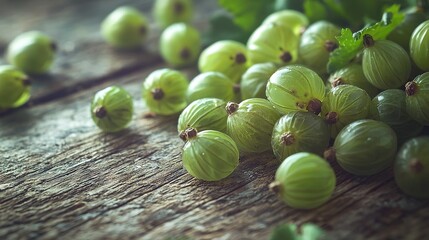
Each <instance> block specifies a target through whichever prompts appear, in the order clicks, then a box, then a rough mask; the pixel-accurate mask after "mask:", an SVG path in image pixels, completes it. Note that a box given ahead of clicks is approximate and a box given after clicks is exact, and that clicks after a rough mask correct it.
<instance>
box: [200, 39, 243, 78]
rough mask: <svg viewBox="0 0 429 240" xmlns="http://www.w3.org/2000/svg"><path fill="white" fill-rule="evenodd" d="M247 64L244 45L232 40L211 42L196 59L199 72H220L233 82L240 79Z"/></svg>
mask: <svg viewBox="0 0 429 240" xmlns="http://www.w3.org/2000/svg"><path fill="white" fill-rule="evenodd" d="M248 65H249V61H248V57H247V49H246V46H244V45H243V44H242V43H239V42H236V41H232V40H222V41H218V42H215V43H213V44H212V45H210V46H209V47H207V48H206V49H204V51H203V52H202V53H201V55H200V58H199V59H198V69H199V70H200V72H220V73H223V74H225V75H226V76H227V77H229V78H231V79H232V80H233V81H234V82H238V81H240V79H241V75H243V73H244V72H245V71H246V70H247V68H248Z"/></svg>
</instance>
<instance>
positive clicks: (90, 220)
mask: <svg viewBox="0 0 429 240" xmlns="http://www.w3.org/2000/svg"><path fill="white" fill-rule="evenodd" d="M194 2H195V4H196V8H197V9H198V10H197V11H196V16H195V19H194V24H195V25H196V26H197V27H198V28H200V29H205V27H206V26H207V25H208V23H207V22H208V19H207V16H208V15H209V14H211V12H212V11H210V10H214V9H216V8H217V6H216V2H215V1H194ZM122 4H130V5H133V6H136V7H138V8H139V9H141V10H142V11H144V12H146V13H147V16H148V17H149V19H150V21H151V22H153V19H152V17H151V16H150V8H151V6H152V1H144V0H142V1H132V0H126V1H123V0H122V1H121V0H114V1H103V0H94V1H86V0H79V1H77V0H74V1H67V0H57V1H50V0H34V1H19V0H3V1H2V2H1V7H0V16H1V20H0V30H1V31H0V34H1V35H0V46H1V49H2V51H4V48H5V46H6V45H7V43H8V42H9V41H10V40H11V39H13V38H14V37H15V36H16V35H17V34H19V33H21V32H23V31H28V30H41V31H44V32H46V33H47V34H49V35H51V36H52V37H53V38H55V39H56V40H57V41H58V45H59V53H58V57H57V59H56V60H55V65H54V67H53V69H52V70H51V72H50V73H49V74H47V75H45V76H38V77H35V81H34V86H33V91H32V99H31V102H30V103H29V104H27V105H26V106H25V107H23V108H21V109H19V110H15V111H12V112H8V113H5V114H3V115H2V116H1V118H0V239H137V238H141V239H166V238H168V237H173V238H172V239H177V238H178V237H181V236H189V237H192V238H193V239H267V238H268V236H269V233H270V231H271V230H272V229H273V227H274V226H276V225H277V224H279V223H284V222H294V223H297V224H302V223H304V222H313V223H316V224H319V225H320V226H321V227H323V228H324V229H326V230H327V231H328V232H329V233H330V234H331V236H332V238H333V239H425V238H426V239H427V236H428V235H429V201H419V200H416V199H413V198H410V197H407V196H405V195H403V194H401V193H400V192H399V190H398V189H397V187H396V186H395V183H394V180H393V177H392V170H391V169H388V170H386V171H384V172H382V173H381V174H377V175H375V176H372V177H356V176H352V175H349V174H346V173H345V172H344V171H342V170H341V169H339V167H338V166H337V165H335V164H333V165H334V168H335V171H336V174H337V187H336V190H335V193H334V195H333V197H332V198H331V199H330V200H329V202H328V203H327V204H325V205H323V206H322V207H320V208H317V209H315V210H309V211H302V210H295V209H292V208H290V207H287V206H286V205H285V204H283V203H282V202H281V201H279V200H278V198H277V197H276V196H275V195H274V194H273V193H272V192H270V191H268V184H269V183H270V182H271V181H272V180H273V176H274V172H275V170H276V168H277V167H278V163H277V162H276V161H275V160H274V157H273V155H272V154H270V153H265V154H258V155H247V156H241V158H240V165H239V167H238V169H237V170H236V171H235V172H234V173H233V174H232V176H230V177H229V178H227V179H225V180H223V181H219V182H203V181H198V180H196V179H194V178H192V177H191V176H190V175H189V174H187V172H186V171H185V170H184V169H183V166H182V163H181V158H180V148H181V146H182V145H183V143H182V142H181V140H180V139H179V138H178V137H177V132H176V131H177V130H176V124H177V116H172V117H150V116H148V114H147V113H148V110H147V108H145V107H144V105H143V101H142V99H141V84H142V82H143V80H144V78H145V77H146V76H147V75H148V74H149V73H150V72H152V71H154V70H156V69H159V68H163V67H166V65H165V64H164V63H163V62H162V60H161V58H160V57H159V55H158V49H157V48H158V43H157V42H158V38H159V34H160V30H159V29H157V28H156V26H155V25H154V24H151V27H150V30H151V32H150V37H149V40H148V41H147V44H146V45H145V49H143V50H141V51H116V50H114V49H111V48H110V47H108V46H107V45H106V44H105V43H104V42H103V40H102V39H101V36H100V33H99V24H100V22H101V21H102V19H103V18H104V17H105V16H106V15H107V14H108V13H109V12H110V11H112V10H113V9H114V8H115V7H117V6H120V5H122ZM2 55H3V54H2ZM0 63H5V60H4V59H1V60H0ZM182 70H183V71H184V72H185V73H186V74H187V75H188V76H189V78H190V79H191V78H192V77H194V76H195V75H196V74H197V71H196V69H195V68H189V69H182ZM113 84H116V85H121V86H123V87H124V88H125V89H127V90H128V91H129V92H130V93H131V94H132V96H133V97H134V102H135V114H134V118H133V121H132V123H131V125H130V126H129V127H128V128H127V129H126V130H124V131H122V132H120V133H117V134H105V133H102V132H101V131H99V130H98V128H96V127H95V125H94V124H93V122H92V120H91V118H90V114H89V105H90V101H91V98H92V96H93V95H94V93H95V92H96V91H98V90H100V89H102V88H104V87H106V86H109V85H113Z"/></svg>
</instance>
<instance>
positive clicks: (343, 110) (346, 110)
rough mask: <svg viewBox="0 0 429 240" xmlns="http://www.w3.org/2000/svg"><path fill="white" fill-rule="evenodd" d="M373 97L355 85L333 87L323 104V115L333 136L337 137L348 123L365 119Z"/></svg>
mask: <svg viewBox="0 0 429 240" xmlns="http://www.w3.org/2000/svg"><path fill="white" fill-rule="evenodd" d="M370 106H371V98H370V97H369V95H368V94H367V93H366V92H365V91H364V90H362V89H360V88H358V87H356V86H353V85H339V86H336V87H334V88H332V89H331V90H330V91H329V92H328V94H327V95H326V98H325V101H323V104H322V113H321V116H322V117H324V118H325V121H326V122H327V123H328V126H329V129H330V133H331V137H332V138H335V137H336V136H337V134H338V132H340V131H341V129H343V128H344V127H345V126H346V125H347V124H350V123H352V122H354V121H356V120H360V119H364V118H366V117H367V116H368V114H369V108H370Z"/></svg>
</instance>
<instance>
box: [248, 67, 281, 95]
mask: <svg viewBox="0 0 429 240" xmlns="http://www.w3.org/2000/svg"><path fill="white" fill-rule="evenodd" d="M277 69H278V67H277V65H275V64H274V63H269V62H268V63H257V64H254V65H252V66H251V67H250V68H249V69H247V71H246V72H245V73H244V74H243V76H242V78H241V82H240V93H241V98H242V99H243V100H245V99H249V98H267V96H266V95H265V91H266V89H267V82H268V80H269V79H270V77H271V75H273V74H274V72H276V71H277Z"/></svg>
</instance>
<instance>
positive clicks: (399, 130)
mask: <svg viewBox="0 0 429 240" xmlns="http://www.w3.org/2000/svg"><path fill="white" fill-rule="evenodd" d="M405 98H406V96H405V92H404V91H403V90H400V89H387V90H384V91H383V92H381V93H379V94H378V95H377V96H375V97H374V98H373V99H372V102H371V108H370V116H371V118H372V119H375V120H379V121H382V122H384V123H386V124H387V125H389V126H390V127H391V128H392V129H393V131H395V133H396V136H397V137H398V143H399V145H402V143H404V142H405V141H406V140H408V139H410V138H412V137H415V136H417V135H418V134H419V133H420V132H421V130H422V129H423V125H422V124H420V123H418V122H416V121H414V120H413V119H412V118H411V117H410V115H408V113H407V111H406V103H405Z"/></svg>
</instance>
